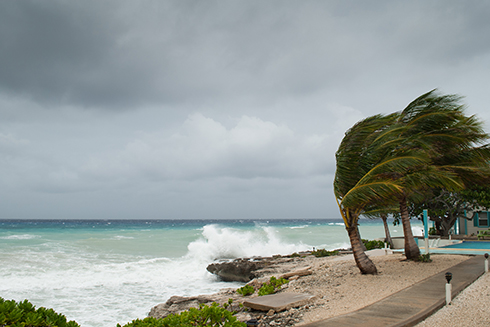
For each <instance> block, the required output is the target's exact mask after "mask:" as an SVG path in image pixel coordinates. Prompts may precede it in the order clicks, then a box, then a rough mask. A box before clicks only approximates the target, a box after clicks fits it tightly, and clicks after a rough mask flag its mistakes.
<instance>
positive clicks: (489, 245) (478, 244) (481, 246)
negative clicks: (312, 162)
mask: <svg viewBox="0 0 490 327" xmlns="http://www.w3.org/2000/svg"><path fill="white" fill-rule="evenodd" d="M440 248H445V249H477V250H490V242H487V241H463V242H461V243H456V244H451V245H446V246H441V247H440Z"/></svg>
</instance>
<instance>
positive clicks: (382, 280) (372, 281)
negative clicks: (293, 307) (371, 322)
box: [284, 254, 468, 326]
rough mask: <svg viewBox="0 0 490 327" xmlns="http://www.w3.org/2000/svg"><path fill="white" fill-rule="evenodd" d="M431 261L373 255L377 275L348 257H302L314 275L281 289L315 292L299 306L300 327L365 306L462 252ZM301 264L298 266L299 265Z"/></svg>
mask: <svg viewBox="0 0 490 327" xmlns="http://www.w3.org/2000/svg"><path fill="white" fill-rule="evenodd" d="M431 258H432V262H430V263H423V262H413V261H407V260H405V257H404V256H403V255H401V254H391V255H386V256H372V257H371V259H372V260H373V261H374V263H375V264H376V266H377V268H378V275H362V274H360V272H359V269H358V268H357V266H356V265H355V262H354V260H353V259H351V258H349V257H345V258H342V257H337V258H336V257H326V258H315V257H312V256H310V257H308V258H305V259H303V260H304V264H305V265H306V266H311V267H312V268H311V270H312V272H313V274H311V275H309V276H304V277H301V278H299V279H297V280H295V281H292V282H290V284H289V285H288V287H287V289H285V290H284V292H306V293H310V294H314V295H316V300H314V301H313V302H312V303H311V305H308V306H306V307H303V308H300V310H301V311H302V312H301V314H300V316H301V317H300V318H301V319H300V321H299V322H297V323H295V326H301V325H302V324H306V323H309V322H313V321H318V320H321V319H326V318H330V317H333V316H337V315H341V314H344V313H348V312H351V311H355V310H357V309H360V308H362V307H365V306H367V305H369V304H371V303H374V302H376V301H378V300H381V299H383V298H385V297H387V296H389V295H391V294H393V293H395V292H397V291H400V290H402V289H404V288H406V287H408V286H410V285H413V284H415V283H417V282H419V281H421V280H423V279H425V278H427V277H430V276H432V275H434V274H436V273H438V272H441V271H444V270H446V269H448V268H450V267H451V266H454V265H456V264H458V263H460V262H462V261H464V260H466V259H467V258H468V257H467V256H462V255H432V256H431ZM298 266H301V265H298Z"/></svg>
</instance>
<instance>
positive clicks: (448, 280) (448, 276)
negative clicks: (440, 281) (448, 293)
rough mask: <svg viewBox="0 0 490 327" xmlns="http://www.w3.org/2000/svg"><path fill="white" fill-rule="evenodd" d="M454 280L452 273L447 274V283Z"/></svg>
mask: <svg viewBox="0 0 490 327" xmlns="http://www.w3.org/2000/svg"><path fill="white" fill-rule="evenodd" d="M452 278H453V274H451V273H450V272H447V273H446V280H447V283H448V284H449V283H451V279H452Z"/></svg>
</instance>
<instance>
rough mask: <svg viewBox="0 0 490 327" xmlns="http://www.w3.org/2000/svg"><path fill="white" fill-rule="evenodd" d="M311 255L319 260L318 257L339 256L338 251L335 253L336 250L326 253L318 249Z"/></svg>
mask: <svg viewBox="0 0 490 327" xmlns="http://www.w3.org/2000/svg"><path fill="white" fill-rule="evenodd" d="M311 254H313V255H314V256H315V257H317V258H319V257H328V256H331V255H337V254H339V251H337V250H334V251H327V250H325V249H318V250H314V251H312V252H311Z"/></svg>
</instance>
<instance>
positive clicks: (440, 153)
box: [398, 90, 490, 259]
mask: <svg viewBox="0 0 490 327" xmlns="http://www.w3.org/2000/svg"><path fill="white" fill-rule="evenodd" d="M460 100H461V98H460V97H458V96H455V95H445V96H440V95H438V94H437V93H436V91H435V90H433V91H431V92H428V93H426V94H424V95H422V96H420V97H419V98H417V99H416V100H414V101H413V102H411V103H410V104H409V105H408V106H407V107H406V108H405V109H404V110H403V111H402V113H401V115H400V119H399V121H398V124H401V125H404V126H406V128H405V129H403V130H401V133H400V135H399V137H400V138H401V139H403V140H404V141H403V142H402V147H401V148H402V149H403V148H405V149H406V148H410V149H412V150H414V149H417V150H418V151H422V152H424V153H426V155H427V156H428V157H429V158H430V165H428V166H425V167H417V168H416V169H414V171H415V173H412V174H408V175H406V176H403V177H402V179H403V180H402V181H401V183H402V184H403V185H404V192H403V193H402V194H401V195H399V196H398V202H399V205H400V216H401V220H402V223H403V230H404V234H405V255H406V256H407V258H408V259H416V258H418V256H419V255H420V251H419V249H418V246H417V244H416V243H415V241H414V239H413V235H412V231H411V226H410V220H409V216H408V210H407V199H410V200H411V201H415V202H416V201H417V200H419V198H421V197H422V194H423V193H424V191H425V190H427V189H430V188H445V189H448V190H450V191H452V190H458V189H461V188H463V187H465V184H466V185H469V183H471V182H474V181H475V180H476V179H478V178H481V176H483V175H485V174H488V161H489V159H490V151H489V148H488V145H482V143H483V142H484V141H485V140H486V139H487V138H488V135H487V134H486V133H484V132H483V129H482V123H481V122H480V121H478V120H477V119H476V118H475V117H474V116H470V117H467V116H466V115H465V114H464V107H463V106H462V105H461V104H460Z"/></svg>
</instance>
